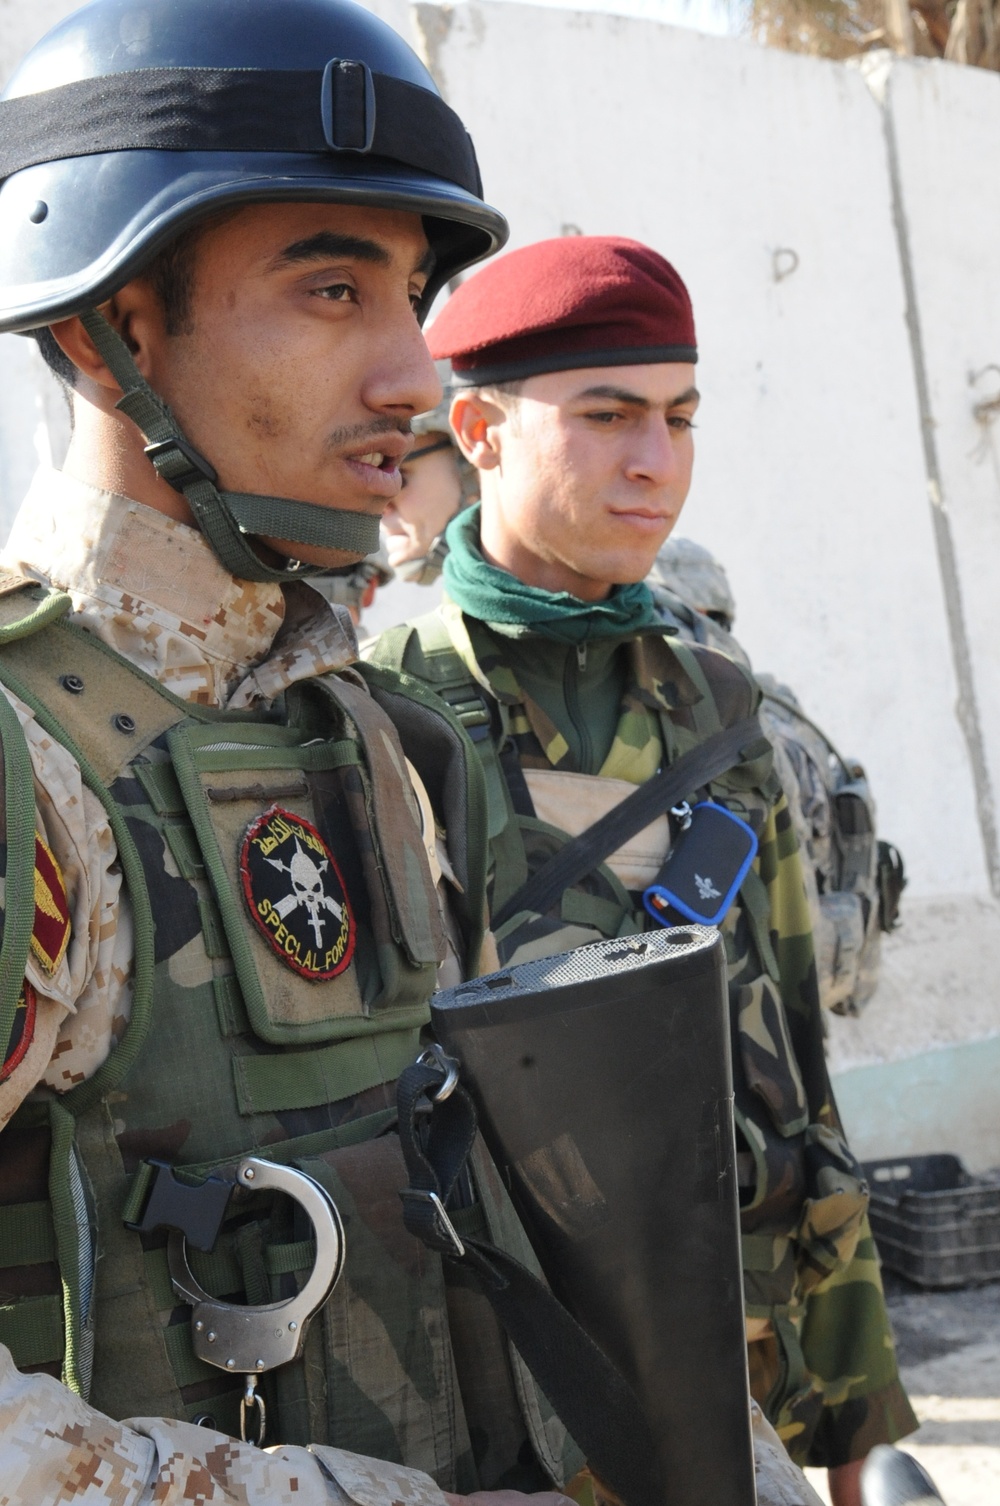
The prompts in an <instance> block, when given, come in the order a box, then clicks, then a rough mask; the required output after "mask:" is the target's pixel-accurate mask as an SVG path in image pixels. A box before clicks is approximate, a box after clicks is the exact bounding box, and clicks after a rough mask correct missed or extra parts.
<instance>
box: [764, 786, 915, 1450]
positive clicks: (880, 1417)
mask: <svg viewBox="0 0 1000 1506" xmlns="http://www.w3.org/2000/svg"><path fill="white" fill-rule="evenodd" d="M761 877H762V878H763V879H764V881H765V883H766V885H767V888H768V894H769V898H770V904H771V924H772V941H773V945H774V950H775V954H776V956H777V959H778V965H779V969H780V976H781V994H782V1000H783V1002H784V1005H785V1010H786V1014H787V1017H788V1021H789V1030H790V1033H791V1035H792V1040H793V1044H794V1048H795V1054H796V1058H797V1060H798V1063H799V1067H800V1070H801V1073H802V1080H803V1085H804V1087H805V1090H806V1095H807V1097H808V1099H809V1105H810V1117H811V1118H812V1119H813V1120H815V1121H817V1122H819V1123H826V1124H832V1125H833V1126H835V1127H836V1128H838V1129H839V1128H840V1125H839V1120H838V1116H837V1110H836V1105H835V1103H834V1101H833V1094H832V1090H831V1088H830V1081H829V1076H828V1074H827V1067H826V1058H825V1052H824V1048H823V1024H822V1017H821V1009H820V1000H819V990H818V985H817V978H816V966H815V959H814V954H813V945H812V935H811V930H810V923H809V906H808V902H807V898H806V891H805V886H804V883H803V879H802V869H801V864H800V857H799V850H798V841H797V839H796V835H795V830H794V827H793V825H792V821H791V817H790V815H789V811H788V805H787V802H786V800H785V798H784V796H782V797H781V798H780V799H779V801H778V803H777V804H776V806H775V807H774V811H773V812H772V815H771V819H770V822H769V823H768V828H767V829H766V832H765V837H764V839H763V840H762V842H761ZM800 1342H801V1346H802V1352H803V1356H804V1358H805V1363H806V1369H807V1371H808V1372H809V1374H810V1375H811V1376H812V1377H814V1379H815V1381H816V1382H817V1383H818V1384H819V1386H820V1388H821V1389H822V1392H823V1410H822V1413H821V1417H820V1421H819V1423H818V1426H817V1428H816V1432H815V1434H814V1436H813V1440H812V1444H811V1447H810V1452H809V1463H810V1464H817V1465H824V1466H826V1467H827V1468H833V1467H834V1466H836V1465H838V1464H847V1463H849V1462H850V1461H851V1460H852V1459H861V1458H864V1456H865V1455H866V1454H867V1453H868V1452H869V1451H870V1450H871V1449H872V1448H874V1446H875V1445H876V1444H877V1443H894V1442H896V1440H897V1439H899V1438H903V1437H905V1436H906V1435H907V1434H908V1433H911V1432H913V1431H914V1429H915V1428H916V1427H917V1425H918V1424H917V1419H916V1417H915V1416H914V1414H913V1410H912V1408H911V1406H910V1404H909V1401H908V1400H907V1398H906V1393H905V1391H904V1390H903V1387H902V1384H901V1382H900V1379H899V1371H898V1368H897V1365H896V1355H895V1349H894V1346H893V1340H892V1331H891V1329H890V1326H889V1315H888V1313H887V1311H886V1306H885V1298H884V1296H883V1293H882V1278H881V1274H880V1272H879V1266H878V1256H877V1254H876V1251H875V1245H874V1242H873V1240H872V1236H871V1230H870V1228H869V1225H868V1219H867V1217H866V1218H865V1219H864V1222H863V1225H862V1230H861V1236H860V1238H859V1241H858V1246H857V1249H856V1251H855V1253H854V1256H853V1258H852V1259H851V1261H850V1262H849V1263H848V1264H847V1266H846V1267H844V1268H843V1269H842V1270H840V1271H838V1272H836V1273H835V1274H834V1275H833V1276H831V1277H829V1278H827V1280H826V1281H824V1282H821V1283H820V1284H819V1285H818V1286H816V1287H814V1288H813V1289H812V1290H811V1291H810V1292H809V1295H808V1297H807V1298H806V1305H805V1316H804V1319H803V1323H802V1329H801V1334H800Z"/></svg>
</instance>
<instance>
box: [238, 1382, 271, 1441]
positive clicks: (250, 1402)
mask: <svg viewBox="0 0 1000 1506" xmlns="http://www.w3.org/2000/svg"><path fill="white" fill-rule="evenodd" d="M254 1407H256V1408H257V1436H256V1438H248V1437H247V1420H248V1415H249V1413H250V1412H251V1411H252V1409H253V1408H254ZM266 1432H267V1408H266V1407H265V1405H264V1398H263V1396H261V1394H260V1392H259V1391H258V1390H257V1377H256V1376H255V1375H248V1376H247V1378H246V1385H245V1386H244V1388H243V1395H242V1396H241V1397H240V1441H241V1442H243V1443H252V1444H255V1445H256V1447H257V1448H263V1447H264V1435H265V1433H266Z"/></svg>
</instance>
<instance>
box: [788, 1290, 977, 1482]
mask: <svg viewBox="0 0 1000 1506" xmlns="http://www.w3.org/2000/svg"><path fill="white" fill-rule="evenodd" d="M884 1278H885V1285H886V1298H887V1300H888V1304H889V1313H890V1316H891V1318H892V1324H893V1328H894V1329H895V1333H896V1346H897V1352H898V1354H899V1361H900V1368H901V1370H902V1375H903V1381H904V1383H905V1385H906V1388H907V1390H908V1392H909V1394H910V1400H911V1401H912V1403H913V1409H914V1411H915V1412H916V1414H917V1416H918V1417H919V1418H920V1431H919V1432H917V1433H915V1434H914V1435H913V1437H912V1438H907V1439H906V1440H905V1442H904V1443H903V1445H902V1446H903V1447H904V1448H906V1449H908V1450H909V1451H910V1453H912V1454H914V1455H915V1456H916V1458H918V1459H919V1460H920V1462H921V1464H922V1465H923V1466H924V1468H925V1469H927V1470H928V1471H929V1472H930V1474H931V1476H932V1478H933V1480H934V1481H935V1483H936V1485H937V1488H938V1490H939V1491H940V1492H941V1495H942V1496H943V1497H944V1499H945V1502H946V1503H947V1506H1000V1282H992V1283H990V1284H989V1285H988V1286H981V1287H975V1288H970V1289H968V1290H964V1291H955V1292H925V1291H921V1290H920V1289H919V1288H918V1287H915V1286H910V1285H909V1283H908V1282H906V1281H904V1280H903V1279H902V1278H901V1277H899V1276H895V1275H894V1274H893V1273H892V1272H891V1271H886V1272H885V1273H884ZM808 1473H809V1478H810V1480H811V1481H812V1483H813V1485H814V1486H815V1487H816V1489H817V1490H818V1491H819V1493H820V1495H821V1496H823V1499H824V1500H828V1499H829V1497H828V1496H827V1494H826V1491H825V1479H824V1476H823V1474H822V1472H820V1471H815V1470H810V1471H808Z"/></svg>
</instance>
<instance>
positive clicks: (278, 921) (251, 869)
mask: <svg viewBox="0 0 1000 1506" xmlns="http://www.w3.org/2000/svg"><path fill="white" fill-rule="evenodd" d="M240 876H241V880H242V884H243V894H244V897H245V899H246V902H247V906H248V908H249V911H250V916H251V918H252V920H253V922H254V924H255V926H256V927H257V929H258V931H259V932H260V933H261V935H262V936H263V938H264V940H265V941H266V942H267V944H268V946H269V947H270V948H271V950H272V951H274V952H276V953H277V955H278V957H279V958H280V960H281V961H282V962H283V963H285V965H286V966H287V967H290V968H291V969H292V970H293V971H294V972H297V973H301V974H302V975H303V976H304V977H307V978H310V979H312V980H313V981H319V980H320V979H323V978H335V977H337V975H338V974H339V973H342V972H343V971H344V969H345V968H346V967H348V966H349V965H350V961H351V958H352V956H353V954H354V942H355V936H356V930H357V927H356V921H355V917H354V914H353V911H352V909H351V903H350V898H349V896H348V893H347V889H346V887H345V885H344V877H343V874H342V873H341V871H340V866H339V864H338V863H337V860H336V858H335V857H334V854H333V851H332V850H331V848H330V847H329V846H328V845H327V843H326V840H325V839H324V838H323V836H321V834H320V832H319V831H318V830H317V829H316V827H315V826H314V825H313V824H312V822H311V821H307V820H306V819H305V817H304V816H299V815H296V813H295V812H294V811H291V810H288V809H286V808H285V807H284V806H280V805H272V806H271V807H270V809H269V810H266V811H264V813H263V815H260V816H257V817H256V819H255V820H253V821H251V823H250V825H249V826H248V827H247V829H246V832H245V833H244V836H243V843H242V847H241V849H240Z"/></svg>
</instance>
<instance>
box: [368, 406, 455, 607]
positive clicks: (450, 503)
mask: <svg viewBox="0 0 1000 1506" xmlns="http://www.w3.org/2000/svg"><path fill="white" fill-rule="evenodd" d="M450 406H451V395H450V393H446V394H445V397H444V399H443V401H442V402H440V403H439V404H438V406H437V407H436V408H434V409H432V410H431V412H430V413H421V414H420V416H419V417H418V418H415V419H414V420H413V422H412V424H411V426H410V427H411V429H412V432H413V433H414V434H416V435H417V442H416V444H415V445H414V447H413V449H412V450H411V451H410V453H409V455H408V456H407V457H406V459H405V460H404V462H403V464H402V465H401V466H400V468H399V469H400V474H401V475H402V478H403V488H402V491H400V493H399V495H398V496H397V497H395V498H394V499H393V500H392V501H391V502H390V503H389V505H388V507H387V508H386V510H385V512H384V513H383V515H382V547H383V549H384V550H385V552H386V555H387V558H388V563H389V564H390V565H391V567H392V569H393V571H394V572H395V574H396V575H397V576H398V578H399V579H400V580H405V581H412V582H413V584H414V585H418V586H429V585H432V584H433V582H434V581H436V580H437V579H438V578H439V576H440V574H441V566H442V565H443V563H444V557H445V555H446V554H447V552H448V546H447V544H446V543H445V541H444V531H445V529H446V528H447V526H448V524H449V523H450V522H451V520H452V518H453V517H454V516H455V514H456V513H457V512H460V511H461V509H462V508H463V507H467V506H468V505H469V503H470V502H473V501H475V499H476V497H478V495H479V478H478V473H477V471H476V468H475V466H472V465H470V464H469V462H468V461H467V460H466V458H465V456H464V455H463V454H462V452H461V450H460V449H459V448H458V446H457V445H456V443H455V436H454V435H453V434H452V432H451V426H450V424H449V423H448V409H449V407H450Z"/></svg>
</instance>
